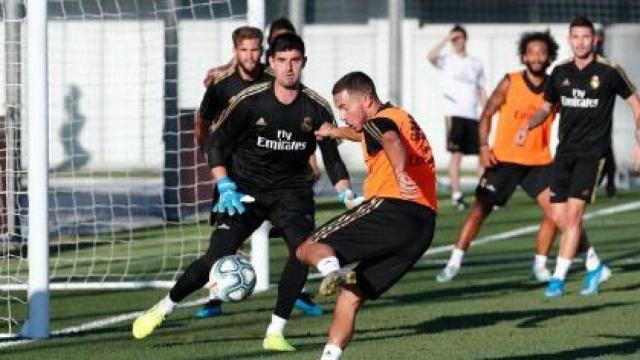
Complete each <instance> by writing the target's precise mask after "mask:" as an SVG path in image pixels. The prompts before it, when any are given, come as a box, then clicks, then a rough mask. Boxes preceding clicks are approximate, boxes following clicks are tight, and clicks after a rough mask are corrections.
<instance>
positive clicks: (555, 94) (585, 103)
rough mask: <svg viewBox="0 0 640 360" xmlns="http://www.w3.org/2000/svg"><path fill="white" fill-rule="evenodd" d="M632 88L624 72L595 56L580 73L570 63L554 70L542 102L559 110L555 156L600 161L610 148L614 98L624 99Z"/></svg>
mask: <svg viewBox="0 0 640 360" xmlns="http://www.w3.org/2000/svg"><path fill="white" fill-rule="evenodd" d="M634 91H635V88H634V86H633V84H631V82H630V81H629V79H628V78H627V76H626V74H625V73H624V70H622V68H621V67H620V66H619V65H617V64H614V63H612V62H611V61H609V60H607V59H605V58H603V57H601V56H596V58H595V59H594V61H592V62H591V63H589V64H588V65H587V66H586V67H584V68H583V69H582V70H579V69H578V68H577V67H576V65H575V63H574V62H573V60H570V61H568V62H565V63H562V64H560V65H558V66H556V67H555V69H553V72H552V73H551V76H550V79H549V82H548V84H547V87H546V89H545V93H544V99H545V101H547V102H549V103H551V104H558V105H559V106H560V125H559V139H560V143H559V144H558V148H557V151H556V153H557V154H571V155H584V156H593V157H597V158H600V157H602V156H603V154H604V153H605V151H606V150H607V149H608V148H609V146H610V145H611V125H612V113H613V106H614V104H615V97H616V95H620V96H621V97H622V98H623V99H627V98H628V97H629V96H631V94H633V92H634Z"/></svg>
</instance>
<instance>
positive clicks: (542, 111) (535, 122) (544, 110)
mask: <svg viewBox="0 0 640 360" xmlns="http://www.w3.org/2000/svg"><path fill="white" fill-rule="evenodd" d="M552 107H553V104H551V103H549V102H547V101H545V102H544V104H542V106H540V108H539V109H538V111H536V112H535V114H533V116H532V117H531V119H530V120H529V122H528V123H526V124H524V126H523V127H522V129H520V131H518V133H517V134H516V138H515V143H516V145H518V146H524V142H525V140H526V139H527V134H528V133H529V130H531V129H535V128H536V127H538V126H540V124H542V123H543V122H544V120H545V119H546V118H547V116H549V114H550V113H551V109H552Z"/></svg>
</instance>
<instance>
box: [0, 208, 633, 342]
mask: <svg viewBox="0 0 640 360" xmlns="http://www.w3.org/2000/svg"><path fill="white" fill-rule="evenodd" d="M637 209H640V201H634V202H630V203H627V204H622V205H616V206H611V207H608V208H603V209H600V210H595V211H591V212H589V213H588V214H585V215H584V219H585V220H590V219H594V218H598V217H603V216H608V215H613V214H618V213H621V212H626V211H632V210H637ZM538 227H539V225H537V224H536V225H528V226H524V227H522V228H519V229H515V230H510V231H505V232H502V233H499V234H495V235H491V236H486V237H483V238H479V239H476V240H475V241H474V242H473V243H472V245H483V244H489V243H492V242H496V241H501V240H506V239H510V238H513V237H516V236H522V235H527V234H532V233H535V232H537V231H538ZM452 248H453V245H446V246H439V247H436V248H433V249H429V250H428V251H427V252H425V253H424V255H423V258H424V257H427V256H429V255H433V254H439V253H442V252H448V251H451V249H452ZM319 277H320V274H311V275H310V276H309V278H310V279H316V278H319ZM207 300H208V299H207V298H206V297H205V298H201V299H197V300H193V301H189V302H185V303H183V304H180V307H189V306H196V305H200V304H204V303H206V302H207ZM140 314H142V311H135V312H131V313H126V314H120V315H116V316H112V317H108V318H104V319H99V320H94V321H90V322H87V323H84V324H81V325H78V326H72V327H67V328H64V329H60V330H56V331H52V332H51V336H52V337H55V336H64V335H71V334H77V333H81V332H84V331H90V330H94V329H99V328H102V327H105V326H109V325H113V324H117V323H120V322H123V321H129V320H131V319H134V318H135V317H137V316H138V315H140ZM34 341H37V339H22V340H16V341H7V342H0V349H5V348H8V347H11V346H15V345H20V344H27V343H31V342H34Z"/></svg>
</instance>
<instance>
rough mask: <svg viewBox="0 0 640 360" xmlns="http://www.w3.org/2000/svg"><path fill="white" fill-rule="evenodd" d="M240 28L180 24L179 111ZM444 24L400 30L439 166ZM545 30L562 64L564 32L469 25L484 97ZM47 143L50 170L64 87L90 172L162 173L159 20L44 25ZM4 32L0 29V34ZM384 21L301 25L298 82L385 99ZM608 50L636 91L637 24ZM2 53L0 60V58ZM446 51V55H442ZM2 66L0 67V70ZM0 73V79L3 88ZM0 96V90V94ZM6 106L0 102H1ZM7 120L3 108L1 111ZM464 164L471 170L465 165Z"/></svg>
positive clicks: (57, 155)
mask: <svg viewBox="0 0 640 360" xmlns="http://www.w3.org/2000/svg"><path fill="white" fill-rule="evenodd" d="M241 24H242V23H241V22H240V21H237V20H227V21H225V20H216V21H183V22H181V23H180V28H179V37H180V49H179V59H180V64H179V79H178V81H179V95H178V96H179V106H180V108H195V107H197V106H198V104H199V102H200V99H201V97H202V95H203V93H204V90H205V89H204V87H203V85H202V79H203V77H204V74H205V72H206V70H207V69H209V68H210V67H212V66H214V65H218V64H221V63H225V62H227V61H228V59H230V57H231V47H232V44H231V32H232V31H233V29H234V28H235V27H236V26H238V25H241ZM449 28H450V26H449V25H427V26H423V27H422V28H419V27H418V24H417V22H416V21H413V20H407V21H405V23H404V39H403V56H402V66H403V71H402V72H403V104H402V106H403V107H405V108H406V109H407V110H409V111H410V112H412V113H413V115H414V116H415V118H416V119H417V120H418V121H419V123H420V124H421V125H422V127H423V129H424V130H425V132H426V133H427V136H428V138H429V140H430V142H431V145H432V147H433V149H434V155H435V158H436V163H437V166H438V167H439V168H445V167H446V164H447V162H448V160H449V155H448V153H447V152H446V151H445V136H444V135H445V127H444V121H443V113H442V106H443V101H442V96H441V93H440V90H439V89H441V88H442V81H443V77H442V75H441V74H440V73H439V72H438V71H437V70H436V69H435V68H434V67H432V66H431V65H429V64H428V63H427V61H426V54H427V52H428V50H429V49H430V48H431V47H432V46H433V45H434V44H435V43H436V42H437V41H438V40H439V39H441V38H442V37H443V36H444V34H446V33H447V31H448V30H449ZM547 28H549V29H551V32H552V34H553V35H554V36H555V37H556V40H557V41H558V43H559V44H560V45H561V49H560V56H559V59H562V58H565V57H568V56H569V49H568V47H567V45H566V40H565V38H566V37H565V34H566V28H567V25H566V24H552V25H548V24H540V25H536V24H526V25H469V26H468V27H467V30H468V32H469V44H468V50H469V53H470V54H472V55H473V56H476V57H477V58H479V59H480V60H481V61H482V63H483V64H484V66H485V72H486V75H487V91H488V92H491V90H492V89H493V87H494V86H495V85H496V83H497V82H498V81H499V79H500V78H501V77H502V76H503V75H504V74H505V73H506V72H509V71H513V70H516V69H519V68H521V65H520V64H519V59H518V57H517V54H516V53H517V49H516V43H517V40H518V38H519V36H520V33H521V32H523V31H531V30H545V29H547ZM49 29H50V40H49V46H50V48H49V59H50V60H49V61H50V65H49V66H50V85H49V91H50V96H51V99H50V104H51V105H50V116H51V128H50V141H51V160H52V165H54V166H55V165H56V164H59V163H60V162H61V161H62V160H63V159H64V154H63V150H62V145H61V143H62V142H61V139H60V127H61V126H62V124H63V122H64V121H65V119H67V118H68V114H67V113H66V112H65V106H64V97H65V95H66V94H68V93H69V89H70V87H71V86H77V87H78V88H79V89H80V92H81V96H80V97H79V98H78V99H76V101H77V102H78V106H79V109H80V114H81V115H82V116H84V117H85V118H86V123H85V127H84V128H83V130H82V132H81V134H80V144H81V146H82V147H83V148H85V149H87V150H88V151H89V153H90V154H91V160H90V162H89V163H88V164H87V168H89V169H107V168H111V169H112V168H123V169H161V168H162V163H163V149H164V146H163V144H162V137H161V132H162V123H163V106H164V104H163V99H162V92H163V66H164V64H163V41H164V40H163V28H162V23H161V22H160V21H144V22H139V21H115V20H114V21H100V22H92V21H89V20H87V21H67V22H64V23H62V22H50V25H49ZM2 30H3V29H1V28H0V34H1V32H2ZM388 30H389V29H388V23H387V21H385V20H374V21H371V22H370V23H368V24H366V25H307V26H305V28H304V34H303V35H304V38H305V40H306V45H307V48H308V54H307V55H308V58H309V61H308V65H307V68H306V69H305V73H304V82H305V84H306V85H307V86H309V87H311V88H313V89H315V90H316V91H318V92H319V93H321V94H322V95H324V96H325V97H327V98H330V91H331V87H332V85H333V83H334V81H336V80H337V79H338V78H339V77H340V76H342V75H344V74H345V73H346V72H348V71H352V70H362V71H365V72H366V73H368V74H369V75H371V76H372V77H373V78H374V80H375V81H376V84H377V87H378V91H379V93H380V96H381V97H382V98H383V99H386V98H387V94H388V63H389V55H388V50H387V49H388ZM607 34H608V35H607V41H606V44H607V50H608V53H609V54H610V55H611V57H612V58H613V59H614V60H618V61H619V62H620V63H621V64H622V65H623V66H625V68H626V69H627V71H628V73H629V75H630V77H631V78H632V79H633V81H634V82H635V83H636V84H640V71H638V70H637V69H636V68H635V67H634V66H635V64H637V63H638V60H640V41H638V40H639V39H640V26H639V25H617V26H613V27H610V28H608V32H607ZM2 51H3V50H2V49H0V54H2ZM445 51H446V50H445ZM2 61H3V58H2V59H0V64H2ZM2 78H3V75H2V74H0V80H1V79H2ZM3 91H4V89H0V95H2V94H3ZM1 101H3V102H4V96H2V100H1ZM1 112H4V110H1ZM627 118H630V111H629V110H628V107H627V106H620V105H619V106H617V109H616V120H615V131H616V140H615V150H616V152H617V155H618V159H619V163H620V164H621V165H624V166H628V164H630V162H631V157H630V153H629V151H628V149H629V147H630V146H631V144H632V141H633V138H632V136H631V129H632V128H633V124H632V122H631V121H628V120H627ZM341 151H342V152H343V154H344V155H345V158H346V160H347V163H348V165H349V166H350V167H352V168H353V167H355V168H360V169H362V162H361V161H362V160H361V154H360V150H359V147H358V146H357V145H356V144H349V143H347V144H345V145H343V146H342V147H341ZM464 165H465V166H466V167H467V168H473V167H474V166H475V160H474V159H473V158H469V159H468V160H467V161H465V163H464Z"/></svg>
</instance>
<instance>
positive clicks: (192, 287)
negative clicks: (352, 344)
mask: <svg viewBox="0 0 640 360" xmlns="http://www.w3.org/2000/svg"><path fill="white" fill-rule="evenodd" d="M271 49H272V51H271V53H270V55H269V58H268V59H269V64H270V66H271V68H272V69H273V71H274V76H275V79H274V81H272V82H267V83H261V84H258V85H254V86H251V87H248V88H247V89H245V90H244V91H242V92H240V93H239V94H238V95H237V96H236V97H235V98H234V100H233V101H232V102H231V104H230V105H229V107H228V108H227V109H226V110H225V111H223V113H222V114H221V115H220V118H219V120H218V122H217V123H216V125H215V127H214V130H213V133H212V134H211V136H210V138H209V141H208V143H207V154H208V162H209V166H210V167H211V172H212V175H213V177H214V179H215V180H216V186H217V189H218V191H219V192H220V197H219V200H218V202H217V203H216V204H215V206H214V208H213V211H215V212H217V213H219V214H220V215H221V216H219V217H218V219H217V220H216V225H217V226H216V230H215V231H214V232H213V234H212V239H211V243H210V246H209V249H208V250H207V252H206V253H205V254H204V255H203V256H202V257H200V258H199V259H197V260H196V261H194V262H193V263H192V264H191V265H189V267H188V268H187V269H186V270H185V272H184V273H183V274H182V276H181V277H180V278H179V279H178V281H177V283H176V284H175V285H174V287H173V288H172V289H171V291H170V292H169V294H168V295H167V296H166V297H165V298H164V299H162V300H161V301H160V302H159V303H158V304H156V305H155V306H154V307H152V308H151V309H150V310H148V311H147V312H146V313H145V314H143V315H141V316H140V317H138V318H137V319H136V320H135V321H134V323H133V335H134V337H136V338H138V339H141V338H144V337H146V336H148V335H150V334H151V333H152V332H153V330H154V329H155V328H156V327H158V326H159V325H160V324H161V323H162V321H163V320H164V317H165V316H166V315H168V314H169V313H170V312H171V311H172V310H173V309H174V308H175V306H176V304H177V303H178V302H180V301H181V300H182V299H184V298H185V297H186V296H188V295H189V294H191V293H193V292H194V291H196V290H198V289H200V288H202V287H203V286H204V285H205V284H206V283H207V281H208V274H209V270H210V269H211V266H212V265H213V264H214V263H215V261H216V260H218V259H219V258H221V257H222V256H225V255H230V254H234V253H235V252H236V250H237V249H238V247H239V246H240V245H241V244H242V242H243V241H244V240H245V239H246V238H247V237H248V236H249V235H251V233H252V232H253V231H254V230H255V229H256V228H257V227H258V226H260V224H262V222H263V221H264V220H270V221H271V222H273V224H274V225H275V226H277V227H279V228H281V229H282V232H283V233H284V239H285V242H286V244H287V246H288V249H289V257H288V259H287V262H286V264H285V267H284V270H283V273H282V276H281V279H280V282H279V285H278V299H277V302H276V306H275V309H274V312H273V315H272V317H271V323H270V324H269V327H268V328H267V333H266V336H265V339H264V341H263V348H264V349H265V350H274V351H295V348H294V347H293V346H291V345H290V344H289V343H288V342H287V341H286V339H285V338H284V336H283V334H282V331H283V329H284V326H285V324H286V322H287V319H288V318H289V315H290V314H291V310H292V308H293V304H294V302H295V300H296V297H297V296H298V295H299V294H300V291H301V289H302V287H303V285H304V283H305V281H306V278H307V273H308V268H307V266H306V265H305V264H303V263H301V262H300V261H299V260H298V259H297V258H296V257H295V252H296V249H297V247H298V245H300V244H301V243H302V241H304V239H305V238H306V237H308V236H309V235H310V234H311V232H312V231H313V229H314V226H315V224H314V210H315V203H314V200H313V190H312V186H313V183H314V176H313V173H312V171H311V168H310V167H309V164H308V160H309V156H310V155H311V154H312V153H313V152H314V151H315V149H316V146H319V147H320V150H321V151H322V155H323V156H322V157H323V160H324V162H325V168H326V169H327V173H328V175H329V177H330V179H331V181H332V183H333V184H334V186H335V189H336V191H338V192H339V193H341V194H345V193H349V192H350V190H349V175H348V173H347V170H346V168H345V166H344V163H343V162H342V159H341V158H340V155H339V153H338V146H337V142H336V141H335V140H333V139H324V140H321V141H317V140H316V138H315V134H314V132H315V131H316V130H318V129H319V128H320V127H321V126H322V125H323V124H325V123H331V124H333V123H334V122H335V120H334V118H333V115H332V112H331V108H330V107H329V105H328V103H327V101H326V100H324V99H323V98H322V97H320V96H319V95H318V94H317V93H316V92H314V91H313V90H311V89H309V88H307V87H305V86H304V85H302V84H301V83H300V77H301V74H302V68H303V67H304V64H305V62H306V57H305V56H304V54H305V47H304V42H303V41H302V39H301V38H300V37H299V36H297V35H295V34H284V35H280V36H278V37H277V38H276V39H275V40H274V42H273V45H272V48H271ZM225 149H233V151H232V153H231V154H230V155H226V154H225V153H224V150H225ZM227 156H230V159H231V163H232V168H233V178H231V177H229V176H228V173H227V169H226V166H225V164H226V158H227ZM244 194H247V195H251V196H252V197H253V198H255V202H253V203H247V204H243V203H242V202H241V199H242V198H243V196H244Z"/></svg>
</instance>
